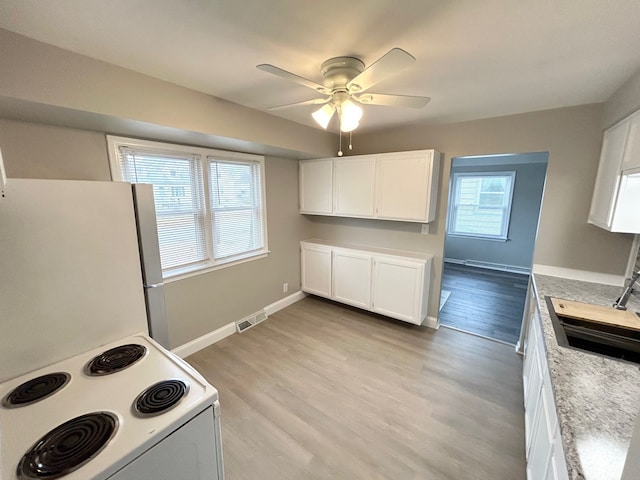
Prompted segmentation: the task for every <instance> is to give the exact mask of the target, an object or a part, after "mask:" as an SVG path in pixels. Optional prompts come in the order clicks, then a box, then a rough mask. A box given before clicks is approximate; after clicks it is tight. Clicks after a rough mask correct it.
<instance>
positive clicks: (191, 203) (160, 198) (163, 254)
mask: <svg viewBox="0 0 640 480" xmlns="http://www.w3.org/2000/svg"><path fill="white" fill-rule="evenodd" d="M118 150H119V157H120V158H119V160H120V169H121V172H122V177H123V180H125V181H128V182H131V183H150V184H152V185H153V195H154V200H155V207H156V221H157V223H158V241H159V244H160V260H161V263H162V269H163V271H166V270H171V269H175V268H181V267H186V266H189V265H194V264H198V263H201V262H206V261H207V259H208V248H207V236H206V224H205V218H206V212H205V208H204V200H203V199H204V193H203V176H202V168H201V167H200V162H199V158H198V156H197V155H184V154H179V153H176V154H173V153H168V152H157V151H154V150H152V149H149V150H147V149H140V148H131V147H128V146H120V147H119V149H118Z"/></svg>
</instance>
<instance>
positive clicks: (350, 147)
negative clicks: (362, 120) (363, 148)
mask: <svg viewBox="0 0 640 480" xmlns="http://www.w3.org/2000/svg"><path fill="white" fill-rule="evenodd" d="M352 133H353V132H352V131H351V132H349V150H353V145H351V134H352Z"/></svg>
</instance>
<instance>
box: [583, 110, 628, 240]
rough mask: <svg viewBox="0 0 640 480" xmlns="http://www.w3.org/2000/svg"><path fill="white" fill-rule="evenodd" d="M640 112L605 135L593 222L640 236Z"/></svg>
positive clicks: (591, 214)
mask: <svg viewBox="0 0 640 480" xmlns="http://www.w3.org/2000/svg"><path fill="white" fill-rule="evenodd" d="M638 205H640V112H636V113H635V114H633V115H631V116H630V117H627V118H626V119H624V120H623V121H621V122H620V123H618V124H616V125H614V126H613V127H611V128H609V129H608V130H607V131H605V133H604V139H603V142H602V151H601V153H600V163H599V165H598V174H597V176H596V183H595V185H594V188H593V197H592V199H591V209H590V211H589V220H588V221H589V223H592V224H594V225H597V226H598V227H600V228H604V229H606V230H609V231H611V232H624V233H640V209H639V208H638Z"/></svg>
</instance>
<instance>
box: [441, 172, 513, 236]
mask: <svg viewBox="0 0 640 480" xmlns="http://www.w3.org/2000/svg"><path fill="white" fill-rule="evenodd" d="M464 177H482V178H487V177H509V178H510V183H509V191H508V192H506V194H505V198H506V199H507V203H506V204H503V205H502V207H500V208H502V210H503V215H502V222H501V232H500V234H498V235H490V234H484V233H470V232H460V231H456V230H455V229H454V227H455V225H456V215H457V213H458V204H457V199H458V189H459V179H462V178H464ZM515 183H516V172H515V171H507V172H482V171H479V172H454V173H452V174H451V183H450V185H451V188H450V190H449V209H448V213H447V235H451V236H453V237H468V238H477V239H484V240H497V241H502V242H505V241H507V240H508V239H509V224H510V220H511V209H512V207H513V192H514V190H515ZM479 193H480V192H479ZM478 203H479V200H478Z"/></svg>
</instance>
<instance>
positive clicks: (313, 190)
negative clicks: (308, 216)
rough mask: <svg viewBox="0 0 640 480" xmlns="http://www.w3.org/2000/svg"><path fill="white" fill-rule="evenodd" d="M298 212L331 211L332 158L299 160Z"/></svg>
mask: <svg viewBox="0 0 640 480" xmlns="http://www.w3.org/2000/svg"><path fill="white" fill-rule="evenodd" d="M299 173H300V180H299V185H300V186H299V188H300V213H314V214H320V215H323V214H324V215H331V213H332V212H333V159H331V158H323V159H318V160H305V161H301V162H300V165H299Z"/></svg>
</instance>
